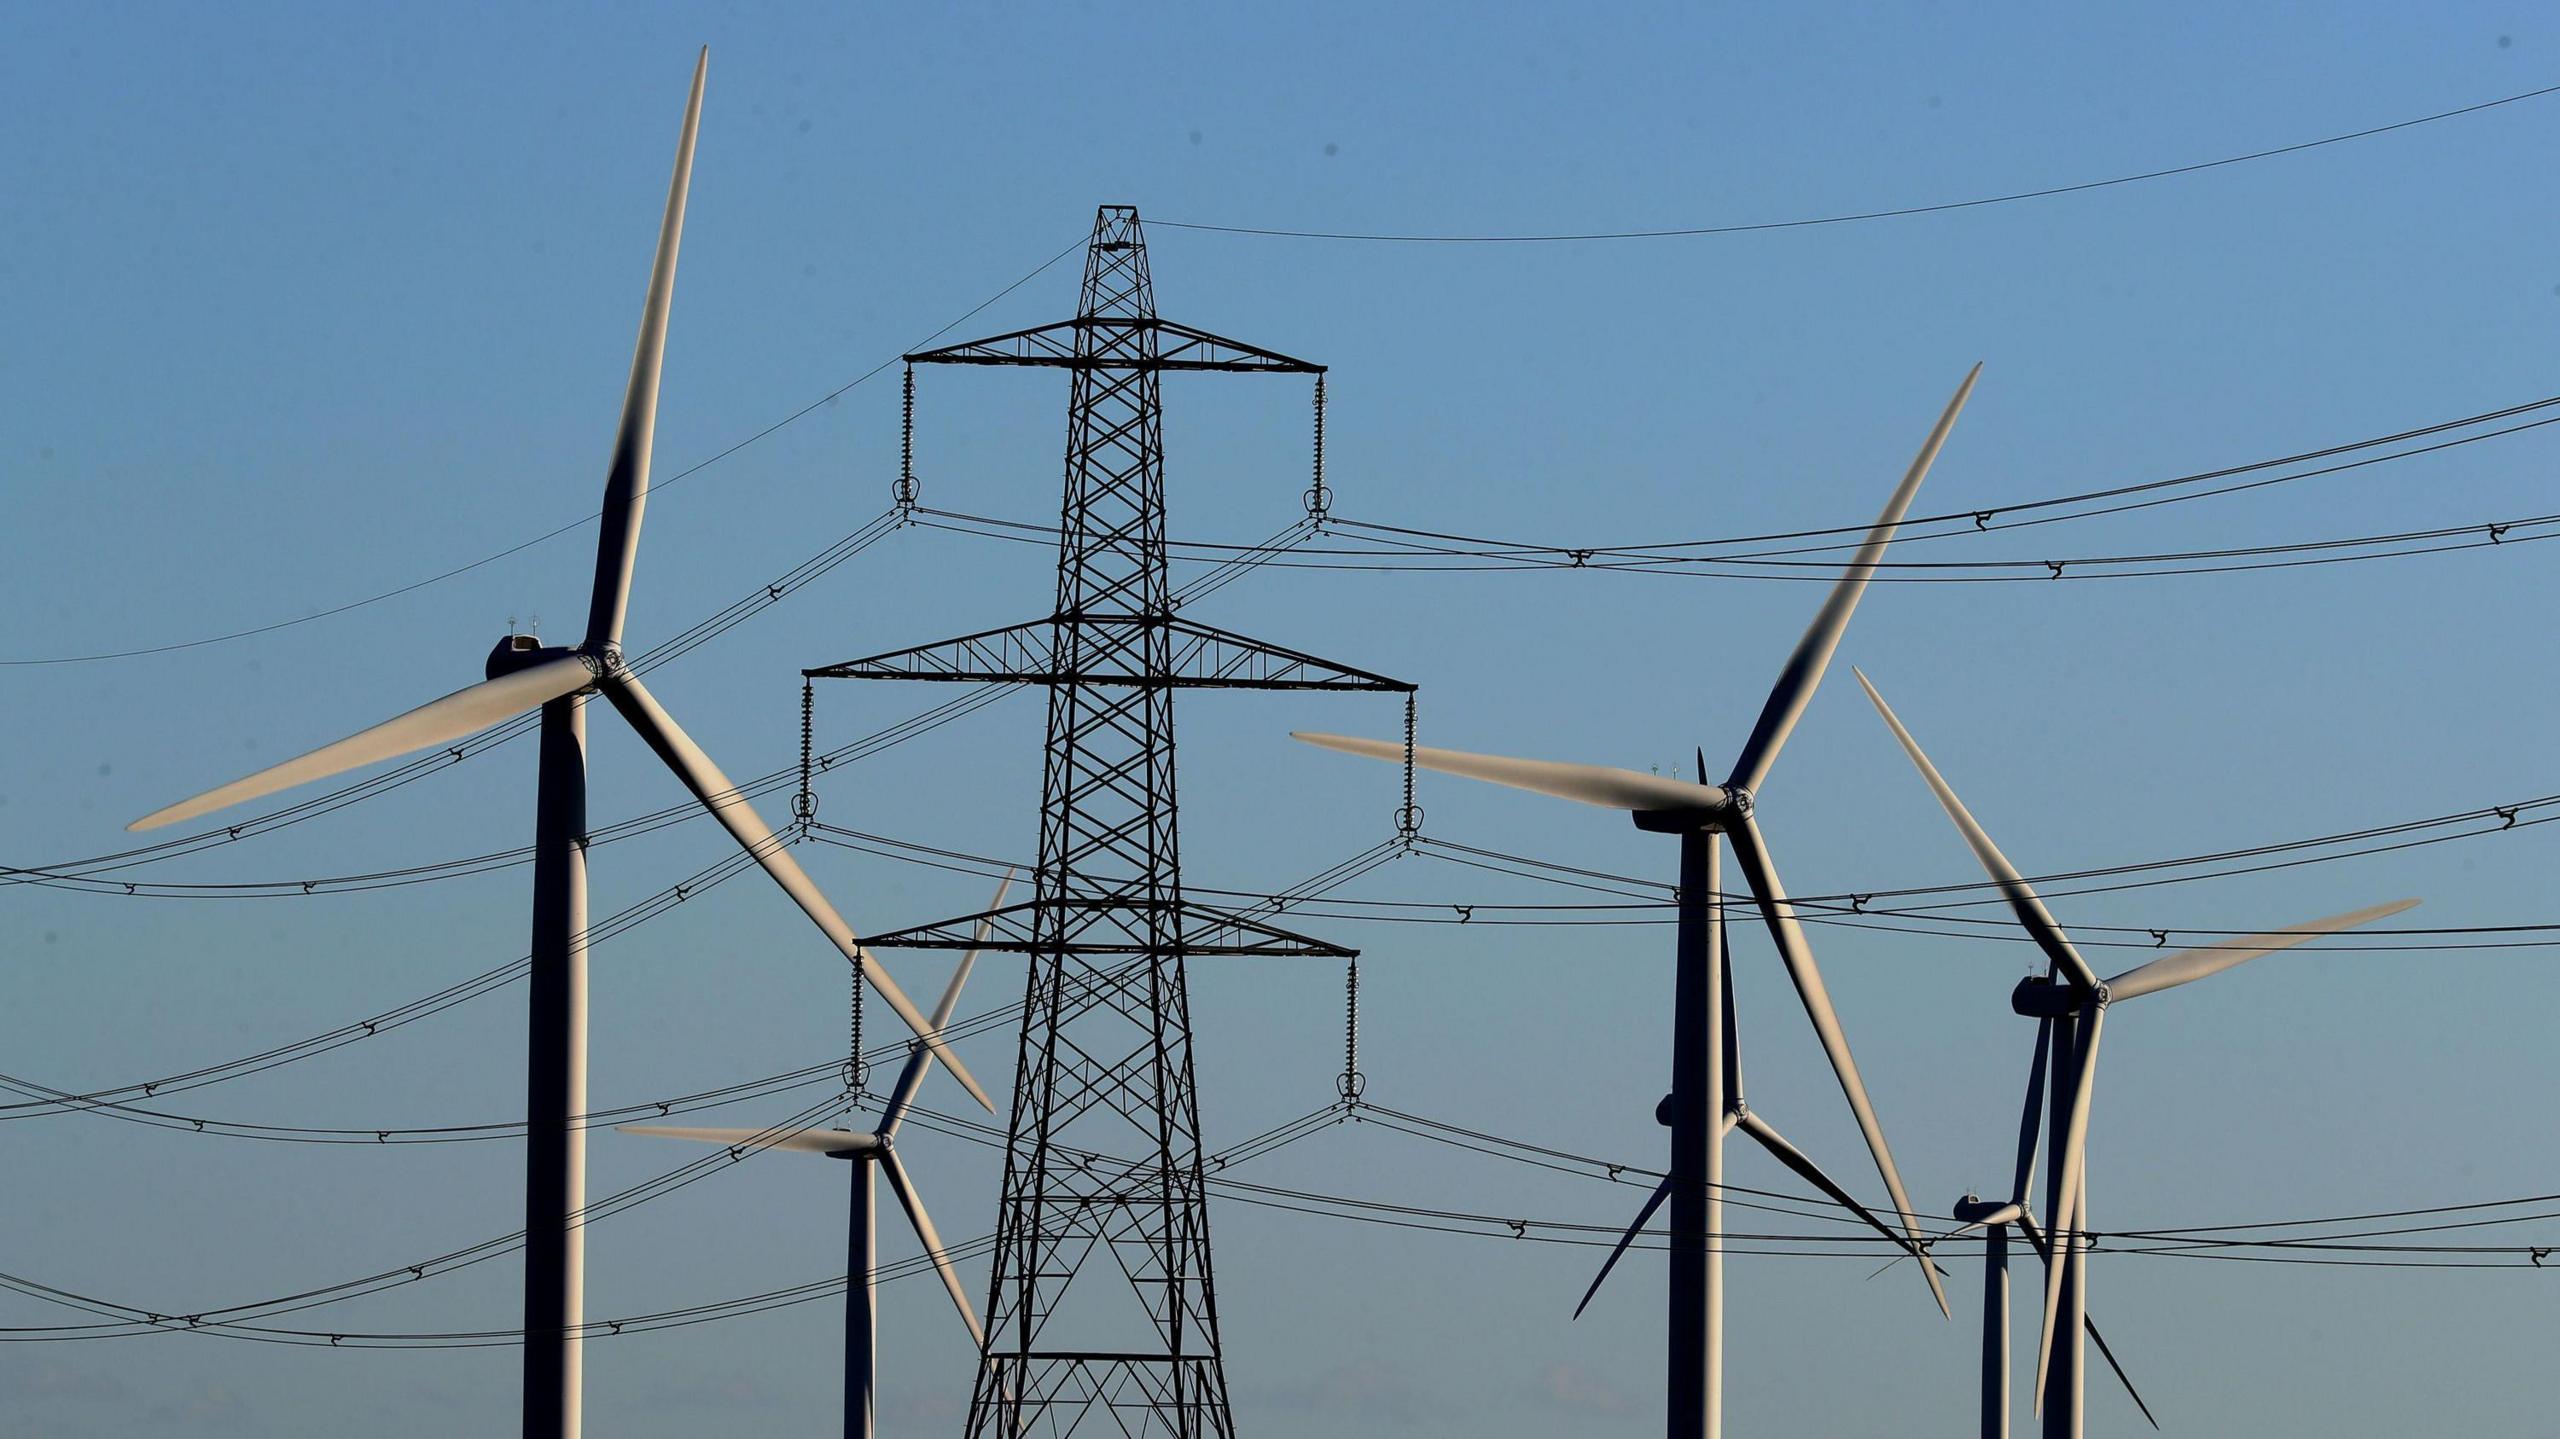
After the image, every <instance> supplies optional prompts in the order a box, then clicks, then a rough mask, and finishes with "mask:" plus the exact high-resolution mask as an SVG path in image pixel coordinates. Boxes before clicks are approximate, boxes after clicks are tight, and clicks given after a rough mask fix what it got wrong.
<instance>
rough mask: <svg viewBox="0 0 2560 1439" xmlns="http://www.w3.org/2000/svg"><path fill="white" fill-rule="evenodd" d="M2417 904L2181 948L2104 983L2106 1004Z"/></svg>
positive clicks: (2352, 913)
mask: <svg viewBox="0 0 2560 1439" xmlns="http://www.w3.org/2000/svg"><path fill="white" fill-rule="evenodd" d="M2417 905H2418V902H2417V901H2416V900H2414V899H2395V900H2393V901H2392V902H2391V903H2389V904H2377V905H2374V906H2372V907H2371V908H2368V909H2359V910H2353V911H2350V912H2349V913H2346V914H2333V915H2331V916H2329V917H2328V918H2327V919H2315V920H2312V921H2311V922H2310V923H2308V924H2298V925H2295V926H2294V927H2293V928H2291V929H2280V930H2276V931H2274V932H2273V933H2270V934H2253V935H2250V936H2249V937H2248V938H2246V939H2226V940H2223V941H2221V942H2220V943H2217V944H2208V945H2202V946H2199V947H2197V948H2195V949H2182V950H2180V951H2178V952H2177V953H2176V954H2172V955H2166V956H2163V957H2162V958H2159V959H2155V960H2153V961H2151V962H2150V963H2149V964H2145V965H2140V966H2137V967H2135V968H2133V969H2128V970H2126V971H2125V972H2124V973H2122V974H2119V975H2117V976H2116V977H2115V978H2113V979H2111V980H2108V981H2107V997H2108V998H2109V999H2110V1000H2117V999H2138V998H2140V997H2141V996H2143V995H2146V994H2157V993H2158V992H2160V991H2161V990H2164V989H2175V988H2177V987H2178V986H2179V985H2182V984H2192V983H2194V982H2195V981H2197V980H2199V979H2206V978H2209V977H2211V976H2213V975H2217V974H2220V973H2222V972H2223V971H2224V970H2226V969H2229V968H2231V967H2232V966H2234V965H2237V964H2242V963H2246V962H2247V961H2249V960H2252V959H2256V958H2257V957H2258V956H2259V955H2262V954H2273V953H2275V952H2276V951H2277V950H2279V949H2290V948H2292V947H2293V946H2294V945H2297V944H2300V943H2302V942H2303V941H2304V940H2306V939H2317V938H2319V937H2320V936H2322V935H2324V934H2336V933H2338V932H2339V931H2341V930H2349V929H2354V928H2356V927H2357V926H2359V925H2367V924H2371V923H2373V922H2374V921H2375V920H2377V919H2388V918H2390V917H2391V916H2392V915H2395V914H2399V913H2401V912H2403V911H2405V910H2410V909H2415V908H2417Z"/></svg>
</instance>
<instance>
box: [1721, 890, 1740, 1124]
mask: <svg viewBox="0 0 2560 1439" xmlns="http://www.w3.org/2000/svg"><path fill="white" fill-rule="evenodd" d="M1724 901H1725V897H1724V896H1723V895H1718V896H1716V950H1717V952H1718V957H1719V958H1720V959H1721V960H1722V962H1723V965H1724V1102H1725V1107H1726V1108H1727V1109H1731V1108H1732V1107H1733V1106H1735V1105H1738V1104H1740V1103H1742V1040H1741V1037H1740V1034H1739V1028H1740V1027H1739V1025H1738V1024H1737V1023H1736V1021H1735V1019H1734V1016H1733V927H1732V926H1731V925H1729V924H1727V923H1725V913H1726V911H1725V904H1724Z"/></svg>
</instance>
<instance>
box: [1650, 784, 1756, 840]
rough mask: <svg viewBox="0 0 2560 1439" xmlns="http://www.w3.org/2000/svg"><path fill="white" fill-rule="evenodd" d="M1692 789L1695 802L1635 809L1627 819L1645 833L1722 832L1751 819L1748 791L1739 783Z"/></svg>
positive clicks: (1704, 785)
mask: <svg viewBox="0 0 2560 1439" xmlns="http://www.w3.org/2000/svg"><path fill="white" fill-rule="evenodd" d="M1675 783H1676V781H1675ZM1696 788H1697V790H1698V794H1699V801H1698V803H1696V804H1693V805H1685V806H1673V807H1670V808H1666V809H1640V810H1635V811H1632V812H1631V813H1629V814H1628V816H1627V818H1629V819H1631V820H1634V821H1635V825H1636V828H1638V829H1640V830H1643V831H1644V832H1645V833H1647V834H1723V833H1724V832H1725V831H1727V830H1729V829H1732V828H1733V827H1735V826H1737V825H1739V824H1741V823H1742V822H1743V821H1744V820H1747V819H1749V818H1751V791H1749V790H1747V789H1744V788H1743V787H1742V786H1740V785H1735V784H1725V785H1712V784H1702V785H1699V786H1697V787H1696Z"/></svg>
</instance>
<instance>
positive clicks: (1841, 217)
mask: <svg viewBox="0 0 2560 1439" xmlns="http://www.w3.org/2000/svg"><path fill="white" fill-rule="evenodd" d="M2552 94H2560V85H2553V86H2545V87H2543V88H2542V89H2539V90H2526V91H2522V92H2520V93H2518V94H2514V95H2502V96H2500V97H2498V98H2497V99H2494V100H2482V101H2479V102H2478V103H2476V104H2470V105H2462V106H2457V107H2456V108H2454V109H2450V110H2438V111H2435V112H2434V113H2432V114H2426V115H2417V116H2413V117H2411V118H2409V119H2405V120H2394V121H2391V122H2390V123H2388V124H2383V125H2371V126H2367V127H2366V128H2364V129H2361V130H2349V131H2346V132H2344V133H2342V134H2335V135H2324V136H2322V137H2320V138H2319V139H2316V140H2300V141H2296V142H2294V143H2292V144H2289V145H2277V146H2274V147H2272V148H2269V149H2263V150H2250V151H2246V152H2244V153H2241V154H2235V155H2225V156H2222V157H2221V158H2219V159H2213V160H2197V161H2191V162H2189V163H2187V164H2183V165H2171V166H2168V167H2166V168H2164V169H2157V170H2144V171H2140V172H2137V173H2134V174H2129V175H2114V176H2110V177H2108V178H2106V179H2100V180H2079V181H2074V182H2072V183H2069V184H2062V185H2048V186H2045V187H2043V188H2040V189H2033V190H2012V191H2008V192H2005V193H2002V194H1996V195H1981V196H1976V197H1974V198H1972V199H1968V200H1942V201H1938V202H1935V203H1931V204H1920V205H1902V206H1895V207H1891V208H1877V209H1868V210H1856V211H1848V212H1844V213H1840V214H1830V215H1813V216H1806V217H1803V218H1799V219H1791V220H1757V221H1749V222H1738V223H1731V224H1722V225H1689V226H1682V227H1678V228H1660V229H1641V230H1583V231H1552V232H1542V233H1525V234H1494V233H1481V232H1480V233H1473V234H1446V233H1421V232H1412V231H1406V232H1393V231H1387V232H1376V231H1358V230H1296V229H1283V228H1279V227H1275V226H1267V225H1215V224H1208V223H1205V222H1201V221H1184V220H1150V221H1148V222H1147V223H1148V224H1149V226H1150V227H1152V228H1155V229H1172V230H1198V231H1204V232H1208V233H1213V234H1222V235H1263V236H1271V237H1277V238H1282V239H1291V240H1353V241H1367V242H1374V243H1387V244H1408V245H1553V244H1578V243H1584V242H1589V241H1597V240H1668V239H1682V238H1692V237H1699V236H1708V235H1743V234H1753V233H1757V232H1760V231H1767V230H1802V229H1810V228H1814V227H1817V226H1825V225H1854V224H1861V223H1865V222H1868V221H1874V220H1899V219H1908V218H1911V217H1913V216H1918V215H1938V214H1945V213H1947V212H1949V211H1954V210H1976V209H1982V208H1984V207H1986V206H1992V205H2013V204H2017V203H2020V202H2022V201H2027V200H2045V199H2052V198H2054V197H2056V196H2061V195H2077V194H2083V193H2086V192H2088V191H2091V190H2107V189H2114V188H2116V187H2119V186H2124V185H2139V184H2143V183H2145V182H2148V181H2153V180H2166V179H2171V178H2174V177H2177V176H2181V175H2195V174H2201V173H2203V172H2205V171H2208V170H2220V169H2226V168H2228V167H2230V166H2233V165H2246V164H2250V163H2253V162H2255V161H2259V160H2272V159H2276V158H2278V157H2280V156H2285V155H2298V154H2302V153H2303V152H2305V151H2310V150H2318V149H2323V148H2326V147H2328V146H2332V145H2344V144H2348V143H2351V142H2353V141H2357V140H2367V139H2372V138H2374V137H2375V136H2380V135H2388V134H2392V133H2394V132H2396V131H2400V130H2410V129H2415V128H2417V127H2419V126H2421V125H2433V124H2436V123H2438V122H2441V121H2445V120H2453V119H2458V118H2460V117H2462V116H2466V115H2477V114H2481V113H2483V112H2485V111H2490V110H2496V109H2500V108H2503V107H2505V106H2509V105H2518V104H2522V103H2524V102H2525V101H2528V100H2539V99H2542V98H2543V97H2545V96H2547V95H2552Z"/></svg>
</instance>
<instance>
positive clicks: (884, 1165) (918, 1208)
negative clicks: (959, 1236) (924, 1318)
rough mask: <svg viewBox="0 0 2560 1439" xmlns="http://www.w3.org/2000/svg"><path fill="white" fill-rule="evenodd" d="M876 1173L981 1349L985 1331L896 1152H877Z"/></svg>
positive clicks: (962, 1321)
mask: <svg viewBox="0 0 2560 1439" xmlns="http://www.w3.org/2000/svg"><path fill="white" fill-rule="evenodd" d="M880 1169H881V1172H882V1173H884V1174H886V1175H888V1176H889V1190H890V1192H891V1193H893V1194H895V1195H897V1196H898V1207H899V1208H900V1209H903V1210H905V1211H907V1223H909V1224H910V1225H913V1226H914V1227H915V1231H916V1241H917V1242H918V1243H920V1244H922V1245H923V1246H924V1252H925V1253H927V1254H929V1255H931V1256H933V1267H934V1269H935V1270H936V1271H938V1272H939V1273H940V1274H941V1275H942V1287H943V1289H944V1290H945V1291H947V1292H948V1293H949V1294H950V1295H951V1302H952V1304H954V1305H955V1306H957V1307H958V1308H959V1310H960V1322H961V1323H963V1324H966V1325H968V1326H969V1337H970V1338H971V1339H972V1340H974V1341H976V1342H977V1343H978V1344H979V1345H980V1346H981V1347H984V1346H985V1344H986V1342H987V1331H986V1330H985V1329H983V1328H981V1327H979V1324H978V1311H977V1310H975V1309H972V1308H971V1307H969V1291H968V1290H966V1289H964V1288H962V1287H961V1285H960V1271H958V1270H956V1269H954V1268H952V1267H951V1256H950V1255H948V1254H945V1253H943V1252H942V1236H941V1234H939V1233H938V1232H936V1231H935V1229H934V1227H933V1216H932V1215H930V1214H927V1213H925V1212H924V1200H922V1199H921V1198H918V1197H917V1195H916V1186H915V1181H913V1180H911V1179H909V1178H908V1177H907V1166H906V1164H905V1163H904V1162H903V1161H901V1160H900V1159H899V1158H898V1151H896V1150H894V1149H884V1150H882V1151H880Z"/></svg>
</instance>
